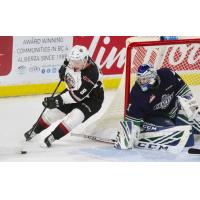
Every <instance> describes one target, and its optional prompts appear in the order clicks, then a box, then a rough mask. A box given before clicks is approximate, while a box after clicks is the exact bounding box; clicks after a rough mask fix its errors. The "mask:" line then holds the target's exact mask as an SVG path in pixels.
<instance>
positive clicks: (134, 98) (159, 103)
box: [126, 68, 191, 126]
mask: <svg viewBox="0 0 200 200" xmlns="http://www.w3.org/2000/svg"><path fill="white" fill-rule="evenodd" d="M157 73H158V77H159V82H160V83H159V86H158V87H157V88H155V89H150V90H148V91H146V92H143V91H142V90H141V88H140V86H139V85H138V84H137V83H135V85H134V86H133V88H132V90H131V94H130V97H129V106H128V108H127V112H126V119H127V120H132V121H133V122H134V123H135V124H136V125H138V126H141V125H142V123H143V121H145V119H146V118H149V117H153V116H155V117H156V116H157V117H159V116H162V117H169V118H171V119H173V118H175V116H176V113H177V110H178V105H177V96H182V97H183V96H184V95H186V94H187V93H189V92H191V91H190V89H189V87H188V86H187V85H186V84H185V82H184V81H183V80H182V78H181V77H180V76H179V75H178V74H176V73H175V72H172V71H171V70H170V69H167V68H162V69H159V70H157Z"/></svg>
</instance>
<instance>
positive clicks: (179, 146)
mask: <svg viewBox="0 0 200 200" xmlns="http://www.w3.org/2000/svg"><path fill="white" fill-rule="evenodd" d="M190 134H191V126H174V127H171V128H163V129H161V130H160V131H156V132H146V133H141V134H140V140H135V144H134V145H135V147H137V148H141V149H148V150H165V151H169V152H172V153H179V152H181V151H182V150H183V148H184V147H185V145H186V143H187V141H188V138H189V136H190Z"/></svg>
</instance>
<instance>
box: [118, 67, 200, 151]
mask: <svg viewBox="0 0 200 200" xmlns="http://www.w3.org/2000/svg"><path fill="white" fill-rule="evenodd" d="M127 122H129V124H127ZM130 124H131V129H132V130H128V129H126V128H127V127H129V128H130ZM121 125H122V127H123V129H121V131H120V132H119V134H118V136H117V142H116V144H115V147H116V148H118V149H129V148H133V146H134V139H135V138H136V139H141V136H140V135H141V133H144V132H152V131H154V132H156V131H160V130H161V129H163V128H164V129H165V128H167V127H170V128H171V127H177V126H181V125H187V127H188V126H191V130H192V133H199V132H200V112H199V111H198V105H197V102H196V101H195V100H194V97H193V95H192V92H191V90H190V88H189V87H188V86H187V84H186V83H185V82H184V81H183V79H182V78H181V77H180V76H179V75H178V74H177V73H175V72H173V71H171V70H170V69H168V68H162V69H159V70H154V68H153V67H152V66H150V65H148V64H143V65H141V66H140V67H139V68H138V72H137V80H136V83H135V85H134V86H133V88H132V90H131V93H130V97H129V105H128V108H127V111H126V117H125V122H121ZM183 129H184V128H183ZM126 130H128V131H126ZM173 131H174V129H173ZM169 135H170V134H169ZM131 138H132V139H131ZM166 138H167V137H165V144H167V145H169V144H172V141H173V142H174V141H176V142H177V140H175V139H174V138H173V139H174V140H173V139H172V137H171V138H170V137H169V138H168V141H167V140H166ZM153 139H155V137H154V138H152V140H149V141H153ZM143 141H145V138H143ZM166 141H167V143H166ZM185 145H186V146H192V145H194V138H193V134H190V136H189V137H188V139H187V141H186V143H185Z"/></svg>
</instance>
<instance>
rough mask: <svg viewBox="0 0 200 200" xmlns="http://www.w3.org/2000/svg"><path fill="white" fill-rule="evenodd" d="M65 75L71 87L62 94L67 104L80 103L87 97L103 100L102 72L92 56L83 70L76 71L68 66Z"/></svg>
mask: <svg viewBox="0 0 200 200" xmlns="http://www.w3.org/2000/svg"><path fill="white" fill-rule="evenodd" d="M65 76H66V77H67V85H68V86H69V82H70V89H69V90H68V91H64V92H63V93H62V95H61V97H62V99H63V102H64V103H65V104H71V103H78V102H81V101H83V100H84V99H85V98H86V97H88V98H93V99H95V100H98V101H101V102H103V100H104V89H103V84H102V74H101V72H100V70H99V68H98V66H97V65H96V64H95V63H94V61H93V60H92V59H91V58H89V65H88V66H87V67H86V68H85V69H83V70H81V71H78V72H76V71H74V70H73V69H70V68H68V67H66V72H65Z"/></svg>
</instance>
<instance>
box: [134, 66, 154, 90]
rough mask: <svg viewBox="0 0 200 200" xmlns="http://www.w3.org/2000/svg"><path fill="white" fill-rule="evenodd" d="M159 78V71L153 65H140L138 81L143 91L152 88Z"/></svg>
mask: <svg viewBox="0 0 200 200" xmlns="http://www.w3.org/2000/svg"><path fill="white" fill-rule="evenodd" d="M156 78H157V72H156V71H155V70H154V69H153V67H152V66H151V65H148V64H143V65H140V66H139V68H138V72H137V80H136V82H137V83H138V85H139V86H140V88H141V89H142V91H143V92H146V91H147V90H149V89H151V88H152V86H153V85H154V84H155V82H156Z"/></svg>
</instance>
